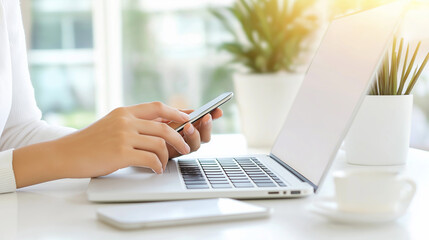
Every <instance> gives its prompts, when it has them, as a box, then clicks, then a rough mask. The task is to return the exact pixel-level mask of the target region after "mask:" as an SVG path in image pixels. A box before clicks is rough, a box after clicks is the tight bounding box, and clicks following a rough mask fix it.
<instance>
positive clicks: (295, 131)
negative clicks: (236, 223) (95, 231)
mask: <svg viewBox="0 0 429 240" xmlns="http://www.w3.org/2000/svg"><path fill="white" fill-rule="evenodd" d="M403 9H404V6H403V5H402V4H400V3H393V4H388V5H384V6H381V7H378V8H374V9H371V10H368V11H364V12H359V13H356V14H353V15H349V16H344V17H341V18H338V19H335V20H333V21H332V22H331V24H330V26H329V27H328V29H327V31H326V33H325V35H324V37H323V40H322V42H321V44H320V46H319V49H318V51H317V53H316V54H315V56H314V58H313V61H312V63H311V65H310V67H309V69H308V71H307V74H306V77H305V79H304V81H303V83H302V85H301V88H300V90H299V92H298V94H297V96H296V99H295V101H294V103H293V105H292V107H291V109H290V112H289V114H288V116H287V118H286V120H285V122H284V126H283V128H282V130H281V131H280V133H279V134H278V137H277V140H276V141H275V143H274V146H273V147H272V150H271V153H270V154H269V155H249V156H231V157H226V158H225V157H223V158H201V159H192V158H186V156H185V158H184V157H181V158H176V159H172V160H170V161H169V163H168V164H167V168H166V171H165V172H164V174H162V175H157V174H154V173H153V172H152V171H151V170H150V169H146V168H138V167H130V168H125V169H121V170H118V171H116V172H114V173H112V174H110V175H107V176H103V177H98V178H93V179H91V182H90V184H89V187H88V191H87V194H88V199H89V200H90V201H95V202H137V201H162V200H173V199H198V198H217V197H229V198H236V199H269V198H294V197H303V196H308V195H311V194H314V193H316V192H317V191H318V190H319V188H320V185H321V183H322V182H323V179H324V178H325V176H326V174H327V172H328V170H329V168H330V165H331V164H332V162H333V160H334V158H335V156H336V153H337V151H338V149H339V147H340V145H341V143H342V141H343V139H344V137H345V136H346V133H347V131H348V129H349V127H350V125H351V123H352V121H353V118H354V116H355V115H356V112H357V110H358V108H359V106H360V104H361V102H362V101H363V98H364V97H365V95H366V93H367V92H368V89H369V86H370V85H371V80H372V79H373V78H374V75H375V72H376V70H377V69H378V67H379V65H380V64H381V60H382V57H383V56H384V54H385V53H386V51H387V47H388V46H389V45H390V44H389V43H390V41H391V40H392V39H393V34H394V31H395V30H396V27H397V25H398V23H399V22H400V19H401V17H402V15H403Z"/></svg>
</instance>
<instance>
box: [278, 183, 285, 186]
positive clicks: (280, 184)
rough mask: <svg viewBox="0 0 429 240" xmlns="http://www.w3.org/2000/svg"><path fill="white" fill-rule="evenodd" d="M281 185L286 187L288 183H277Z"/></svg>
mask: <svg viewBox="0 0 429 240" xmlns="http://www.w3.org/2000/svg"><path fill="white" fill-rule="evenodd" d="M277 184H278V185H279V186H280V187H286V186H287V185H286V184H284V183H277Z"/></svg>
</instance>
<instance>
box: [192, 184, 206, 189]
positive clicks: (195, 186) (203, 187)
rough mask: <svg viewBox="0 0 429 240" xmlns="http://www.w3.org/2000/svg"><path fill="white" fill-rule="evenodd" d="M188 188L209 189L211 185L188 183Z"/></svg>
mask: <svg viewBox="0 0 429 240" xmlns="http://www.w3.org/2000/svg"><path fill="white" fill-rule="evenodd" d="M186 188H187V189H207V188H209V185H207V184H206V185H186Z"/></svg>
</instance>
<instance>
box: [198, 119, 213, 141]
mask: <svg viewBox="0 0 429 240" xmlns="http://www.w3.org/2000/svg"><path fill="white" fill-rule="evenodd" d="M198 131H199V132H200V137H201V142H203V143H207V142H210V138H211V131H212V116H211V115H210V114H207V115H206V116H204V117H203V118H202V119H201V122H200V127H199V128H198Z"/></svg>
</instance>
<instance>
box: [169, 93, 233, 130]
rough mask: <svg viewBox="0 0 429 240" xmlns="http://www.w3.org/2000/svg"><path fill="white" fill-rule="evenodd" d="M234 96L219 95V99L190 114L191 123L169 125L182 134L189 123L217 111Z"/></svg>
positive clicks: (230, 94) (231, 94)
mask: <svg viewBox="0 0 429 240" xmlns="http://www.w3.org/2000/svg"><path fill="white" fill-rule="evenodd" d="M233 95H234V94H233V93H232V92H226V93H222V94H221V95H219V96H218V97H217V98H215V99H213V100H211V101H210V102H208V103H206V104H205V105H203V106H202V107H200V108H198V109H197V110H195V111H193V112H192V113H191V114H189V119H190V120H189V121H188V122H185V123H182V124H180V123H171V124H169V125H170V127H172V128H173V129H175V130H176V131H178V132H180V131H182V130H183V128H184V127H185V125H186V124H187V123H194V122H196V121H197V120H198V119H200V118H202V117H204V116H205V115H206V114H207V113H210V112H211V111H213V110H215V109H216V108H218V107H220V106H221V105H222V104H224V103H226V102H228V101H229V100H230V99H231V98H232V96H233Z"/></svg>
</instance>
